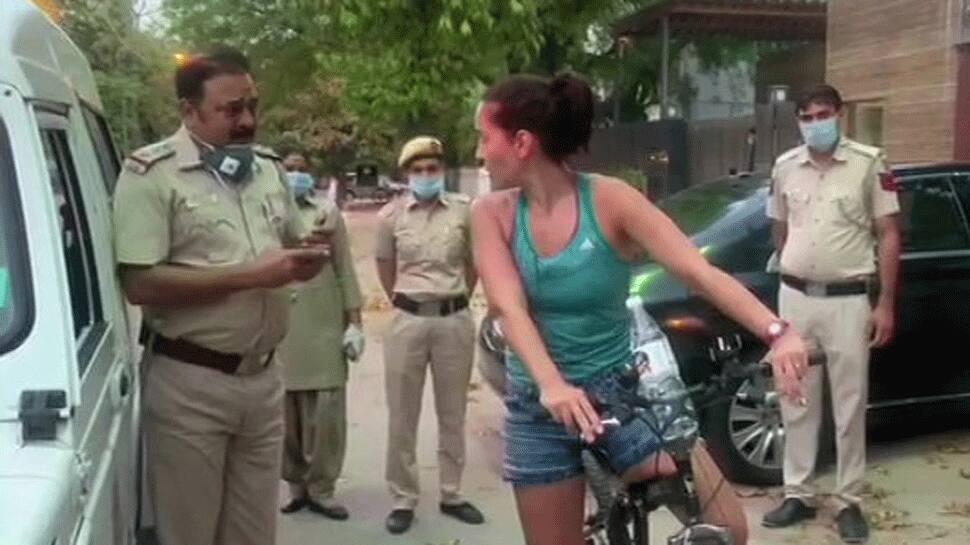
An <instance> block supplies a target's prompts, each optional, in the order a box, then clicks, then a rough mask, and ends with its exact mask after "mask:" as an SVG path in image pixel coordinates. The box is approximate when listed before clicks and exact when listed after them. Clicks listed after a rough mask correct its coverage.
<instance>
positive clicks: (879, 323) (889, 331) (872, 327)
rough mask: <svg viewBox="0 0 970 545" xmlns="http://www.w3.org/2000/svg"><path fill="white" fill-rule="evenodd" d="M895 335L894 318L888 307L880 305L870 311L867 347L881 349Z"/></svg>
mask: <svg viewBox="0 0 970 545" xmlns="http://www.w3.org/2000/svg"><path fill="white" fill-rule="evenodd" d="M895 334H896V317H895V316H893V310H892V308H890V306H889V305H885V304H880V305H876V308H875V309H873V311H872V318H870V319H869V346H870V347H872V348H882V347H883V346H886V345H887V344H889V341H891V340H893V336H894V335H895Z"/></svg>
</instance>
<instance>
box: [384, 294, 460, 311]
mask: <svg viewBox="0 0 970 545" xmlns="http://www.w3.org/2000/svg"><path fill="white" fill-rule="evenodd" d="M391 302H392V303H393V304H394V306H396V307H397V308H399V309H401V310H403V311H405V312H409V313H411V314H416V315H418V316H448V315H449V314H454V313H456V312H458V311H459V310H464V309H466V308H468V297H467V296H465V295H459V296H457V297H450V298H448V299H438V300H435V301H415V300H414V299H411V298H410V297H408V296H407V295H404V294H403V293H395V294H394V297H393V298H392V299H391Z"/></svg>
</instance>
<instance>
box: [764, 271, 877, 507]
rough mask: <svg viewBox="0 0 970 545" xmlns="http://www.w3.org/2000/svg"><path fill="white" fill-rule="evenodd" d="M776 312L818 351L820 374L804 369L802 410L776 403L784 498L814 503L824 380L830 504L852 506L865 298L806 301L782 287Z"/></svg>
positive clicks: (859, 451) (861, 445)
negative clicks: (832, 478)
mask: <svg viewBox="0 0 970 545" xmlns="http://www.w3.org/2000/svg"><path fill="white" fill-rule="evenodd" d="M779 310H780V313H781V316H782V318H783V319H785V320H787V321H788V322H790V323H791V324H792V326H793V327H794V328H795V330H796V331H798V332H799V333H800V334H801V335H802V336H803V337H804V338H805V339H807V340H812V341H815V342H817V343H818V344H819V345H820V346H821V347H823V348H824V350H825V354H826V357H827V359H828V361H827V363H826V364H825V369H822V368H821V367H820V366H811V367H809V370H808V374H807V375H806V377H805V379H804V381H803V384H802V387H803V389H804V395H805V398H806V400H807V402H808V403H807V405H806V406H804V407H801V406H798V405H795V404H792V403H789V402H788V401H787V400H785V399H784V398H783V399H782V402H781V414H782V418H783V419H784V423H785V463H784V478H785V495H786V496H787V497H798V498H801V499H803V500H804V501H805V502H806V503H808V504H815V503H817V500H816V494H817V490H816V488H815V485H814V473H815V460H816V456H817V454H818V434H819V427H820V426H821V423H822V415H823V407H822V403H823V402H824V396H823V387H824V385H823V382H822V380H823V377H824V376H825V375H828V380H829V389H830V392H831V394H832V405H833V406H832V409H833V410H832V412H833V415H834V417H835V431H836V437H835V439H836V447H837V450H838V457H837V469H836V488H835V491H834V492H835V496H836V501H837V502H838V503H839V504H840V505H841V506H846V505H849V504H858V503H859V502H860V501H861V498H860V496H859V494H860V492H861V487H862V483H863V476H864V474H865V469H866V404H867V402H868V398H869V319H870V317H871V316H872V307H871V304H870V302H869V297H868V296H866V295H852V296H844V297H809V296H807V295H805V294H803V293H801V292H800V291H797V290H795V289H792V288H790V287H788V286H786V285H784V284H783V285H782V287H781V291H780V293H779Z"/></svg>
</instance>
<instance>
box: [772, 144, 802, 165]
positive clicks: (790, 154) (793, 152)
mask: <svg viewBox="0 0 970 545" xmlns="http://www.w3.org/2000/svg"><path fill="white" fill-rule="evenodd" d="M801 151H802V146H798V147H795V148H792V149H790V150H788V151H786V152H785V153H782V154H781V155H779V156H778V158H777V159H775V164H776V165H777V164H781V163H783V162H785V161H787V160H789V159H792V158H794V157H796V156H798V154H799V153H801Z"/></svg>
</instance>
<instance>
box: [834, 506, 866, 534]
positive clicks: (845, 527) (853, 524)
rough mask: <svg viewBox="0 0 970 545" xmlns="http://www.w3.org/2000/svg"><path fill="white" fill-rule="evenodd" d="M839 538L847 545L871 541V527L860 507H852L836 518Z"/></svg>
mask: <svg viewBox="0 0 970 545" xmlns="http://www.w3.org/2000/svg"><path fill="white" fill-rule="evenodd" d="M835 523H836V525H837V526H838V527H839V537H841V538H842V541H844V542H846V543H864V542H865V541H866V540H867V539H869V525H868V524H867V523H866V517H864V516H863V515H862V510H861V509H859V506H858V505H850V506H849V507H846V508H845V509H843V510H841V511H839V514H838V515H836V516H835Z"/></svg>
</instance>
